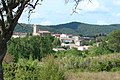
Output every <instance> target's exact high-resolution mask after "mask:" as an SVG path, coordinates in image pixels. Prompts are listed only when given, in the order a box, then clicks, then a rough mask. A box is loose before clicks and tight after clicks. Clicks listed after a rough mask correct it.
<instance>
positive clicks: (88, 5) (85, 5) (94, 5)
mask: <svg viewBox="0 0 120 80" xmlns="http://www.w3.org/2000/svg"><path fill="white" fill-rule="evenodd" d="M99 7H100V3H99V2H98V1H97V0H92V2H89V0H85V1H82V2H81V3H80V4H79V8H81V9H83V10H86V11H95V10H97V9H98V8H99Z"/></svg>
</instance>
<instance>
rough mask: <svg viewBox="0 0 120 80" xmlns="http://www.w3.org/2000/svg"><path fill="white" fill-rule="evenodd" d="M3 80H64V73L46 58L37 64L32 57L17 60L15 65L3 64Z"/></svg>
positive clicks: (51, 59) (52, 60)
mask: <svg viewBox="0 0 120 80" xmlns="http://www.w3.org/2000/svg"><path fill="white" fill-rule="evenodd" d="M4 76H5V80H64V71H63V70H62V69H61V68H60V67H59V66H58V64H56V63H54V58H53V57H52V56H48V57H47V58H46V59H45V60H44V61H41V62H38V60H33V59H32V57H31V56H30V58H29V59H28V60H27V59H23V58H19V60H18V62H17V63H13V62H12V63H9V64H6V63H4Z"/></svg>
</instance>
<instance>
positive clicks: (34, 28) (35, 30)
mask: <svg viewBox="0 0 120 80" xmlns="http://www.w3.org/2000/svg"><path fill="white" fill-rule="evenodd" d="M37 32H38V29H37V26H36V25H33V36H34V35H37Z"/></svg>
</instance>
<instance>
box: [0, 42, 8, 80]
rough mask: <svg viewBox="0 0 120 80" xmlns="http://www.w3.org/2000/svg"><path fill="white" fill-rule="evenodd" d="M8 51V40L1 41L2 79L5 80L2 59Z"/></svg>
mask: <svg viewBox="0 0 120 80" xmlns="http://www.w3.org/2000/svg"><path fill="white" fill-rule="evenodd" d="M6 51H7V42H6V41H0V80H4V77H3V68H2V61H3V58H4V56H5V54H6Z"/></svg>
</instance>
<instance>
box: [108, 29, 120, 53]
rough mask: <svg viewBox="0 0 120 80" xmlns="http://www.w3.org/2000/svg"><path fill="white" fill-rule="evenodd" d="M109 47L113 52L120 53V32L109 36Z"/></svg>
mask: <svg viewBox="0 0 120 80" xmlns="http://www.w3.org/2000/svg"><path fill="white" fill-rule="evenodd" d="M108 47H109V49H110V50H111V51H113V52H120V30H115V31H113V32H111V33H110V34H109V35H108Z"/></svg>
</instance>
